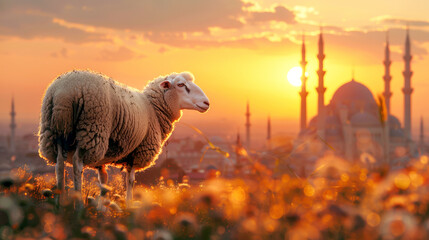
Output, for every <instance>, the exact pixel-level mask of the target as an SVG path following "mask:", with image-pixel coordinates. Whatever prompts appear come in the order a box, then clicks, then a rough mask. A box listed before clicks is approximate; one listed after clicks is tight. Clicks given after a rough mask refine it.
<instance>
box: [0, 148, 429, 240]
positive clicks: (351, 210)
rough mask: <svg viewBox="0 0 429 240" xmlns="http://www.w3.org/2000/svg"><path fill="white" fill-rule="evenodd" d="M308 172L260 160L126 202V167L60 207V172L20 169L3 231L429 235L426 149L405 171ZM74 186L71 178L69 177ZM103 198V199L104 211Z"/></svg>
mask: <svg viewBox="0 0 429 240" xmlns="http://www.w3.org/2000/svg"><path fill="white" fill-rule="evenodd" d="M326 161H327V162H329V164H325V165H323V166H324V167H322V168H320V169H318V170H317V171H316V172H315V173H314V174H312V175H311V176H310V177H308V178H299V177H297V176H295V175H294V174H291V173H289V174H287V173H284V174H281V175H278V174H276V176H279V177H274V175H273V173H272V171H271V170H270V169H267V168H265V167H264V165H262V164H258V162H257V161H254V162H252V163H251V164H252V165H251V166H250V167H251V169H252V171H251V172H250V173H249V174H247V175H243V176H239V177H237V178H234V179H225V178H222V174H221V173H217V174H214V175H212V176H211V179H207V180H206V181H204V182H202V183H201V184H200V185H195V186H191V185H189V184H188V183H187V182H186V180H185V182H183V183H175V182H174V181H172V180H168V179H160V180H159V181H158V183H157V184H156V185H154V186H151V187H144V186H137V187H136V188H135V191H134V192H135V194H134V200H135V202H134V204H133V206H132V207H130V208H125V204H124V199H123V196H124V187H123V182H122V181H123V175H122V174H121V173H119V174H116V175H114V176H111V177H110V179H109V180H110V182H109V185H110V186H112V189H111V191H110V192H108V194H107V196H106V197H105V198H103V199H100V198H98V197H97V196H98V194H99V190H98V186H97V184H96V179H95V178H88V179H85V181H84V191H83V198H84V199H85V207H84V208H83V209H81V210H79V211H76V210H75V209H74V205H73V201H75V200H77V199H80V198H81V197H82V196H81V195H80V194H78V193H75V192H73V191H72V190H69V191H68V193H67V196H66V198H65V200H64V201H63V202H62V203H61V206H56V205H55V201H54V197H55V195H56V194H58V193H57V191H56V190H55V187H54V183H55V180H54V178H53V175H43V176H40V175H39V176H33V175H32V174H31V173H29V172H28V171H27V170H26V169H25V168H19V169H16V170H14V171H13V173H12V174H11V175H10V176H9V177H6V178H3V179H2V180H1V181H0V185H1V196H0V239H425V238H426V236H429V190H428V189H429V188H428V184H429V177H428V176H429V174H428V173H429V167H428V158H427V157H426V156H423V157H421V158H420V159H415V160H413V161H412V162H411V163H410V165H409V166H408V167H407V168H405V169H403V170H398V171H390V170H389V169H388V168H387V167H381V168H378V169H373V170H368V169H367V168H366V167H364V166H362V165H359V164H351V163H347V162H345V161H343V160H341V159H339V158H332V159H327V160H326ZM68 186H69V187H71V183H68ZM98 203H99V205H100V206H103V207H102V209H101V210H100V209H99V207H97V204H98Z"/></svg>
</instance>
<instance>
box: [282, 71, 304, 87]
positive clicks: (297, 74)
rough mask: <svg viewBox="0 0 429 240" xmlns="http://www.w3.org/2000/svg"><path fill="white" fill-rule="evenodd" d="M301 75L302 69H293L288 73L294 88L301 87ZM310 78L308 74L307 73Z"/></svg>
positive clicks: (288, 78)
mask: <svg viewBox="0 0 429 240" xmlns="http://www.w3.org/2000/svg"><path fill="white" fill-rule="evenodd" d="M301 75H302V68H301V67H293V68H291V69H290V70H289V72H288V73H287V80H288V81H289V83H290V84H292V86H295V87H299V86H301ZM305 75H307V76H308V73H305Z"/></svg>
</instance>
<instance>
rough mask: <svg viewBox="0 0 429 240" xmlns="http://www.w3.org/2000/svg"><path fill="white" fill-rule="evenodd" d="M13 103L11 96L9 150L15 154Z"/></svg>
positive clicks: (14, 114)
mask: <svg viewBox="0 0 429 240" xmlns="http://www.w3.org/2000/svg"><path fill="white" fill-rule="evenodd" d="M15 116H16V113H15V103H14V99H13V97H12V110H11V112H10V117H11V121H10V152H11V153H12V154H15V150H16V149H15V148H16V146H15V129H16V123H15Z"/></svg>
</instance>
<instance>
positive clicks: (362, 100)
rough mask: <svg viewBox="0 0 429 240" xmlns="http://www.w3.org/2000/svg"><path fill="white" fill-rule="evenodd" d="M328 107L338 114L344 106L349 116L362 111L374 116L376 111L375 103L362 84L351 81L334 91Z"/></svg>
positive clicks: (369, 92)
mask: <svg viewBox="0 0 429 240" xmlns="http://www.w3.org/2000/svg"><path fill="white" fill-rule="evenodd" d="M330 105H331V106H332V107H333V108H334V109H335V111H336V112H339V110H338V109H339V108H340V107H341V106H346V107H347V110H348V114H349V116H353V115H354V114H356V113H358V112H361V111H364V112H368V113H371V114H374V115H375V114H376V113H377V111H378V107H377V103H376V102H375V99H374V96H373V95H372V93H371V91H370V90H369V89H368V88H367V87H366V86H365V85H363V84H362V83H359V82H356V81H355V80H354V79H352V80H351V81H350V82H348V83H345V84H343V85H342V86H341V87H339V88H338V89H337V91H335V93H334V95H333V97H332V99H331V103H330Z"/></svg>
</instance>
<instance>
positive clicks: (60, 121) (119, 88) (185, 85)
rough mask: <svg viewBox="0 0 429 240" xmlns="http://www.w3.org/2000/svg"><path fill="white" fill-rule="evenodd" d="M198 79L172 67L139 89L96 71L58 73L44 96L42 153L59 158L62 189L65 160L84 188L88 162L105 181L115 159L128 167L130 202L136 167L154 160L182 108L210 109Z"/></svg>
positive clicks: (55, 161) (57, 170) (60, 186)
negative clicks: (83, 173)
mask: <svg viewBox="0 0 429 240" xmlns="http://www.w3.org/2000/svg"><path fill="white" fill-rule="evenodd" d="M193 81H194V76H193V75H192V74H191V73H188V72H183V73H179V74H177V73H172V74H170V75H168V76H161V77H158V78H156V79H154V80H152V81H151V82H149V83H148V84H147V86H146V87H145V88H144V90H143V91H139V90H136V89H132V88H130V87H127V86H125V85H122V84H120V83H118V82H116V81H114V80H113V79H111V78H109V77H107V76H104V75H102V74H99V73H95V72H92V71H76V70H75V71H71V72H68V73H65V74H63V75H60V76H59V77H57V78H56V79H55V80H54V81H53V82H52V83H51V85H50V86H49V87H48V89H47V90H46V93H45V95H44V98H43V103H42V109H41V117H40V126H39V154H40V156H41V157H43V158H44V159H46V160H47V162H48V164H55V173H56V178H57V187H58V189H59V190H60V191H63V190H64V183H65V182H64V181H65V180H64V163H65V162H66V163H70V164H72V165H73V175H74V177H73V180H74V188H75V190H76V191H79V192H80V191H81V187H82V171H83V167H84V166H86V167H90V168H95V169H97V170H98V179H99V182H100V186H103V185H104V184H107V172H106V169H105V164H113V165H118V166H122V167H124V168H125V169H126V199H127V201H128V202H129V201H130V200H131V199H132V188H133V184H134V179H135V177H134V176H135V171H140V170H144V169H146V168H148V167H150V166H152V165H153V164H154V162H155V160H156V158H157V156H158V155H159V153H160V152H161V150H162V146H163V144H164V142H165V141H166V140H167V139H168V137H169V136H170V134H171V132H172V131H173V129H174V123H175V122H176V121H177V120H179V119H180V117H181V115H182V109H193V110H197V111H199V112H206V111H207V110H208V108H209V100H208V98H207V97H206V95H205V94H204V92H203V91H202V90H201V89H200V88H199V87H198V86H197V85H196V84H195V83H194V82H193Z"/></svg>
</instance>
